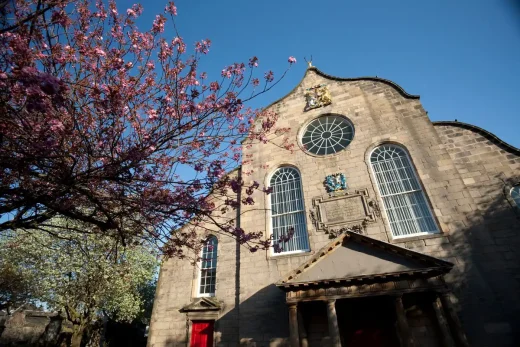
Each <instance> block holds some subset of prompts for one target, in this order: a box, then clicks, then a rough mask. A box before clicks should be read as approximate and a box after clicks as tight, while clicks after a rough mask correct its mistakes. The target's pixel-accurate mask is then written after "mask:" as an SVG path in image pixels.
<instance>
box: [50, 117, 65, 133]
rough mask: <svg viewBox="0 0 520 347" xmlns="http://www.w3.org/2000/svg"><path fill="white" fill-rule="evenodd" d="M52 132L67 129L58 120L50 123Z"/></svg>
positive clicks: (52, 120)
mask: <svg viewBox="0 0 520 347" xmlns="http://www.w3.org/2000/svg"><path fill="white" fill-rule="evenodd" d="M49 125H50V129H51V131H63V129H65V127H64V126H63V123H62V122H61V121H60V120H58V119H51V121H50V122H49Z"/></svg>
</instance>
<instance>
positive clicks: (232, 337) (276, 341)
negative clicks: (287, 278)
mask: <svg viewBox="0 0 520 347" xmlns="http://www.w3.org/2000/svg"><path fill="white" fill-rule="evenodd" d="M242 296H243V295H242ZM232 322H236V323H235V325H233V323H232ZM230 324H231V327H230ZM233 326H234V327H235V328H236V327H238V330H237V329H234V328H233ZM216 330H218V331H219V332H220V333H221V335H220V337H217V342H218V343H222V344H227V345H229V346H244V347H253V346H254V347H278V346H280V347H281V346H289V341H288V340H289V339H288V337H289V311H288V309H287V304H286V303H285V293H284V292H283V291H282V290H280V289H279V288H278V287H276V286H275V285H274V284H270V285H268V286H266V287H264V288H262V289H261V290H259V291H257V292H256V293H254V294H253V295H251V296H250V297H249V298H247V299H246V300H244V301H243V302H242V303H241V304H240V305H239V307H238V309H233V310H231V311H230V312H228V313H227V314H225V315H223V316H222V317H220V319H219V322H218V323H217V328H216ZM226 333H227V334H228V336H226ZM237 333H238V334H239V335H237Z"/></svg>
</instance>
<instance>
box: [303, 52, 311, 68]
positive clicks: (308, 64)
mask: <svg viewBox="0 0 520 347" xmlns="http://www.w3.org/2000/svg"><path fill="white" fill-rule="evenodd" d="M303 59H304V60H305V61H306V62H307V68H308V69H310V68H311V67H314V66H312V55H311V59H310V60H307V58H305V57H303Z"/></svg>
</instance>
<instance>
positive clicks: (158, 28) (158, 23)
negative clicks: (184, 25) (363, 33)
mask: <svg viewBox="0 0 520 347" xmlns="http://www.w3.org/2000/svg"><path fill="white" fill-rule="evenodd" d="M164 23H166V17H164V16H163V15H162V14H159V15H157V16H155V20H154V21H153V26H152V32H154V33H162V32H163V31H164Z"/></svg>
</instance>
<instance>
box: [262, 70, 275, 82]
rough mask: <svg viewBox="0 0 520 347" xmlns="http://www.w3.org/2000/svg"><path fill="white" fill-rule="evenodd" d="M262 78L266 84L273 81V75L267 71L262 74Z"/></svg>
mask: <svg viewBox="0 0 520 347" xmlns="http://www.w3.org/2000/svg"><path fill="white" fill-rule="evenodd" d="M264 78H265V80H266V81H267V82H272V81H273V80H274V74H273V72H272V71H268V72H266V73H265V74H264Z"/></svg>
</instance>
